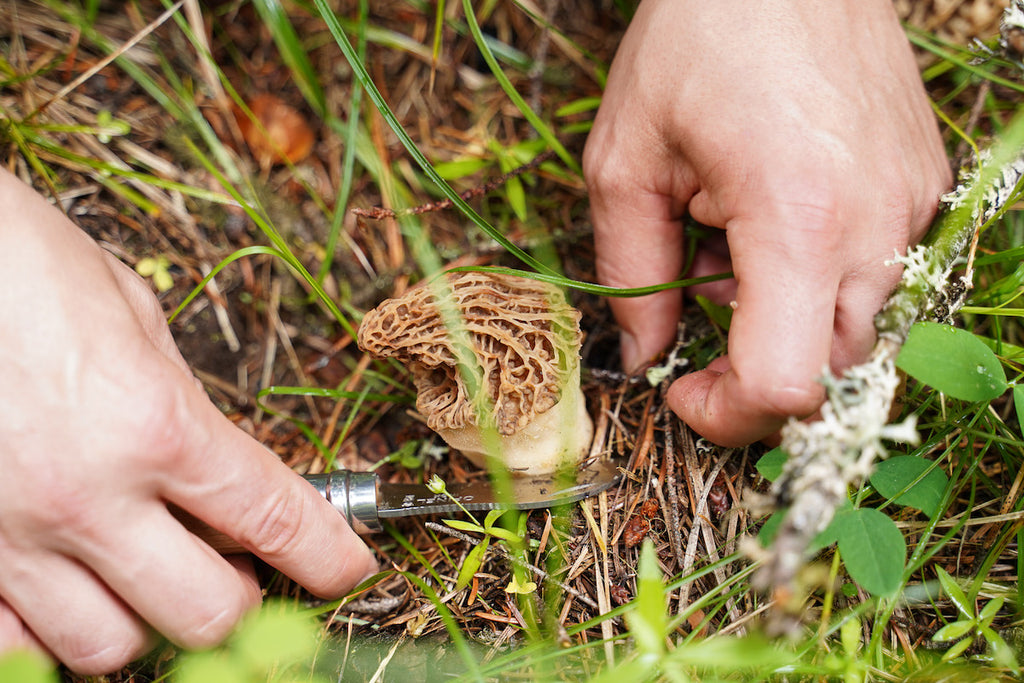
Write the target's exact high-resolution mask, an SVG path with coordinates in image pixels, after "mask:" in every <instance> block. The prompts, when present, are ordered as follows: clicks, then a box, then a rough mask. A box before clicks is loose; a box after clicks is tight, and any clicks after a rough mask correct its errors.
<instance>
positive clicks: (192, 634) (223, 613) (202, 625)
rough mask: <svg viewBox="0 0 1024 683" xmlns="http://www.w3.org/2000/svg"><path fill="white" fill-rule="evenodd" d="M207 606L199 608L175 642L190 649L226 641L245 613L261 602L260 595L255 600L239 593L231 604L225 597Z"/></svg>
mask: <svg viewBox="0 0 1024 683" xmlns="http://www.w3.org/2000/svg"><path fill="white" fill-rule="evenodd" d="M215 602H216V603H217V604H213V601H211V603H209V604H207V605H206V606H205V609H203V610H197V611H196V612H195V613H194V614H195V616H194V617H193V618H192V621H191V623H189V624H187V625H186V626H185V627H184V628H183V629H182V633H181V634H180V636H179V637H177V638H175V639H174V640H175V642H176V643H177V644H178V645H180V646H182V647H185V648H188V649H193V650H197V649H205V648H210V647H214V646H216V645H219V644H220V643H222V642H224V640H225V639H226V638H227V637H228V636H229V635H231V632H232V631H233V630H234V628H235V626H236V625H237V624H238V622H239V621H241V620H242V617H244V616H245V614H246V613H247V612H248V611H249V610H250V609H252V608H253V607H255V606H256V605H258V604H259V597H258V596H257V597H256V599H255V601H253V600H252V599H250V598H249V597H248V596H245V595H242V594H239V595H238V596H237V597H236V598H235V599H233V600H231V601H230V604H227V605H225V604H224V599H223V598H221V599H220V600H218V601H215Z"/></svg>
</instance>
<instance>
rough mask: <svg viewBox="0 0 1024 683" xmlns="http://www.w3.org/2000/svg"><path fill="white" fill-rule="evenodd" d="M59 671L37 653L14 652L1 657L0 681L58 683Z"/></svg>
mask: <svg viewBox="0 0 1024 683" xmlns="http://www.w3.org/2000/svg"><path fill="white" fill-rule="evenodd" d="M58 680H59V679H58V677H57V669H56V667H54V665H53V664H51V663H50V662H48V661H46V658H45V657H43V656H42V655H40V654H37V653H35V652H28V651H26V650H13V651H11V652H6V653H4V654H3V655H0V681H17V682H18V683H57V682H58Z"/></svg>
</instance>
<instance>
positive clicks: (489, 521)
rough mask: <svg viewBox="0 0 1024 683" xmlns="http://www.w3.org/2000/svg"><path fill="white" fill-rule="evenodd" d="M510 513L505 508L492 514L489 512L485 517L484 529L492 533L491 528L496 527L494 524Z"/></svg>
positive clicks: (493, 511) (492, 511)
mask: <svg viewBox="0 0 1024 683" xmlns="http://www.w3.org/2000/svg"><path fill="white" fill-rule="evenodd" d="M508 511H509V509H508V508H505V509H504V510H491V511H490V512H488V513H487V516H486V517H484V528H485V529H487V530H488V531H490V530H491V528H492V527H494V523H495V522H497V521H498V519H499V518H501V516H502V515H504V514H505V513H506V512H508Z"/></svg>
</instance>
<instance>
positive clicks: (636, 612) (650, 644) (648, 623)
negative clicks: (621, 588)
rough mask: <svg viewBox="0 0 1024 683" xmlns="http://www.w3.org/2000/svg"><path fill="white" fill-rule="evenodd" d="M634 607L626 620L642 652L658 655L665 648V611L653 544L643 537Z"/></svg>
mask: <svg viewBox="0 0 1024 683" xmlns="http://www.w3.org/2000/svg"><path fill="white" fill-rule="evenodd" d="M636 592H637V595H636V602H635V608H634V609H633V610H632V611H630V612H627V613H626V623H627V624H628V625H629V631H630V633H631V634H632V636H633V638H634V639H635V640H636V645H637V649H638V650H639V651H640V652H641V653H643V654H653V655H659V656H660V655H661V653H662V652H664V649H665V632H666V629H667V624H668V619H667V617H666V615H665V589H664V586H663V585H662V575H661V566H660V565H659V564H658V555H657V553H656V552H655V551H654V544H653V543H652V542H651V540H650V539H647V540H645V541H644V545H643V548H642V549H641V550H640V563H639V565H638V566H637V574H636Z"/></svg>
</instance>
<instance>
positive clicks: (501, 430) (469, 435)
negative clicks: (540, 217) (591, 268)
mask: <svg viewBox="0 0 1024 683" xmlns="http://www.w3.org/2000/svg"><path fill="white" fill-rule="evenodd" d="M445 277H446V280H445V281H441V282H439V283H437V284H439V285H440V287H432V286H430V285H429V284H425V285H421V286H419V287H415V288H413V289H411V290H409V291H408V292H407V293H406V294H405V295H404V296H402V297H400V298H397V299H389V300H387V301H385V302H383V303H382V304H380V305H379V306H378V307H377V308H376V309H374V310H372V311H370V312H369V313H367V314H366V316H365V317H364V318H363V322H362V324H361V325H360V327H359V346H360V348H362V349H363V350H364V351H366V352H367V353H369V354H370V355H372V356H374V357H376V358H389V357H391V358H396V359H398V360H399V361H401V362H402V363H404V364H405V365H406V366H407V367H408V368H409V370H410V371H411V372H412V376H413V382H414V383H415V385H416V390H417V398H416V408H417V410H419V412H420V414H422V415H423V416H424V417H425V418H426V420H427V425H428V426H429V427H430V428H431V429H433V430H434V431H436V432H437V433H438V434H440V435H441V437H442V438H443V439H444V440H445V441H447V442H448V445H450V446H451V447H452V448H454V449H456V450H459V451H461V452H462V453H463V454H464V455H466V457H468V458H469V459H470V460H472V461H473V462H474V463H475V464H476V465H478V466H480V467H482V466H483V465H484V461H485V459H486V447H485V446H484V439H483V433H482V430H481V425H482V424H485V421H482V420H481V419H480V416H479V415H478V414H477V412H478V411H477V409H476V406H475V405H474V401H473V397H472V396H471V395H470V391H469V389H468V387H467V383H466V378H464V377H463V376H462V373H461V372H460V370H459V368H458V361H457V357H459V355H460V354H457V353H456V351H457V348H458V347H456V345H455V344H456V342H455V340H456V339H459V338H462V339H464V340H465V341H464V342H463V344H465V345H469V346H471V351H472V354H469V353H463V354H461V356H462V357H463V358H470V357H471V358H474V359H475V362H476V364H477V372H478V373H479V374H478V377H480V379H481V381H482V384H483V386H482V389H483V390H484V391H486V398H487V399H488V400H487V401H486V402H483V404H484V405H487V404H489V405H490V406H491V407H492V410H493V417H494V428H495V429H496V430H497V432H498V434H499V435H500V437H501V453H502V456H503V458H504V462H505V465H506V466H507V467H508V468H509V470H511V471H513V472H520V473H526V474H539V473H546V472H553V471H555V470H557V469H559V468H560V467H562V466H564V465H567V464H572V465H575V464H576V463H577V462H578V461H579V460H580V459H581V458H582V457H583V456H584V455H585V454H586V452H587V450H588V448H589V446H590V439H591V436H592V435H593V425H592V423H591V421H590V416H589V415H588V414H587V409H586V403H585V401H584V399H583V392H582V391H581V390H580V360H579V349H580V342H581V334H580V329H579V321H580V314H579V311H577V310H575V309H574V308H572V307H571V306H569V304H568V303H566V301H565V298H564V296H563V295H562V293H561V292H560V291H559V290H558V289H557V288H555V287H554V286H552V285H548V284H545V283H542V282H537V281H535V280H530V279H527V278H521V277H515V276H512V275H504V274H496V273H483V272H467V273H451V274H448V275H447V276H445ZM445 285H446V286H445ZM445 289H448V290H450V294H451V297H452V298H451V301H452V304H453V305H452V306H450V307H449V308H448V309H447V310H449V311H450V313H451V316H450V317H451V318H453V319H455V320H458V316H460V315H461V319H462V325H463V326H464V327H463V331H464V334H455V335H453V334H451V333H450V332H449V330H448V328H447V327H446V326H445V324H444V322H443V321H444V317H443V315H442V312H443V311H445V310H446V309H445V307H441V308H439V307H438V305H437V299H436V297H435V290H436V291H443V290H445ZM476 405H480V402H477V403H476Z"/></svg>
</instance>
